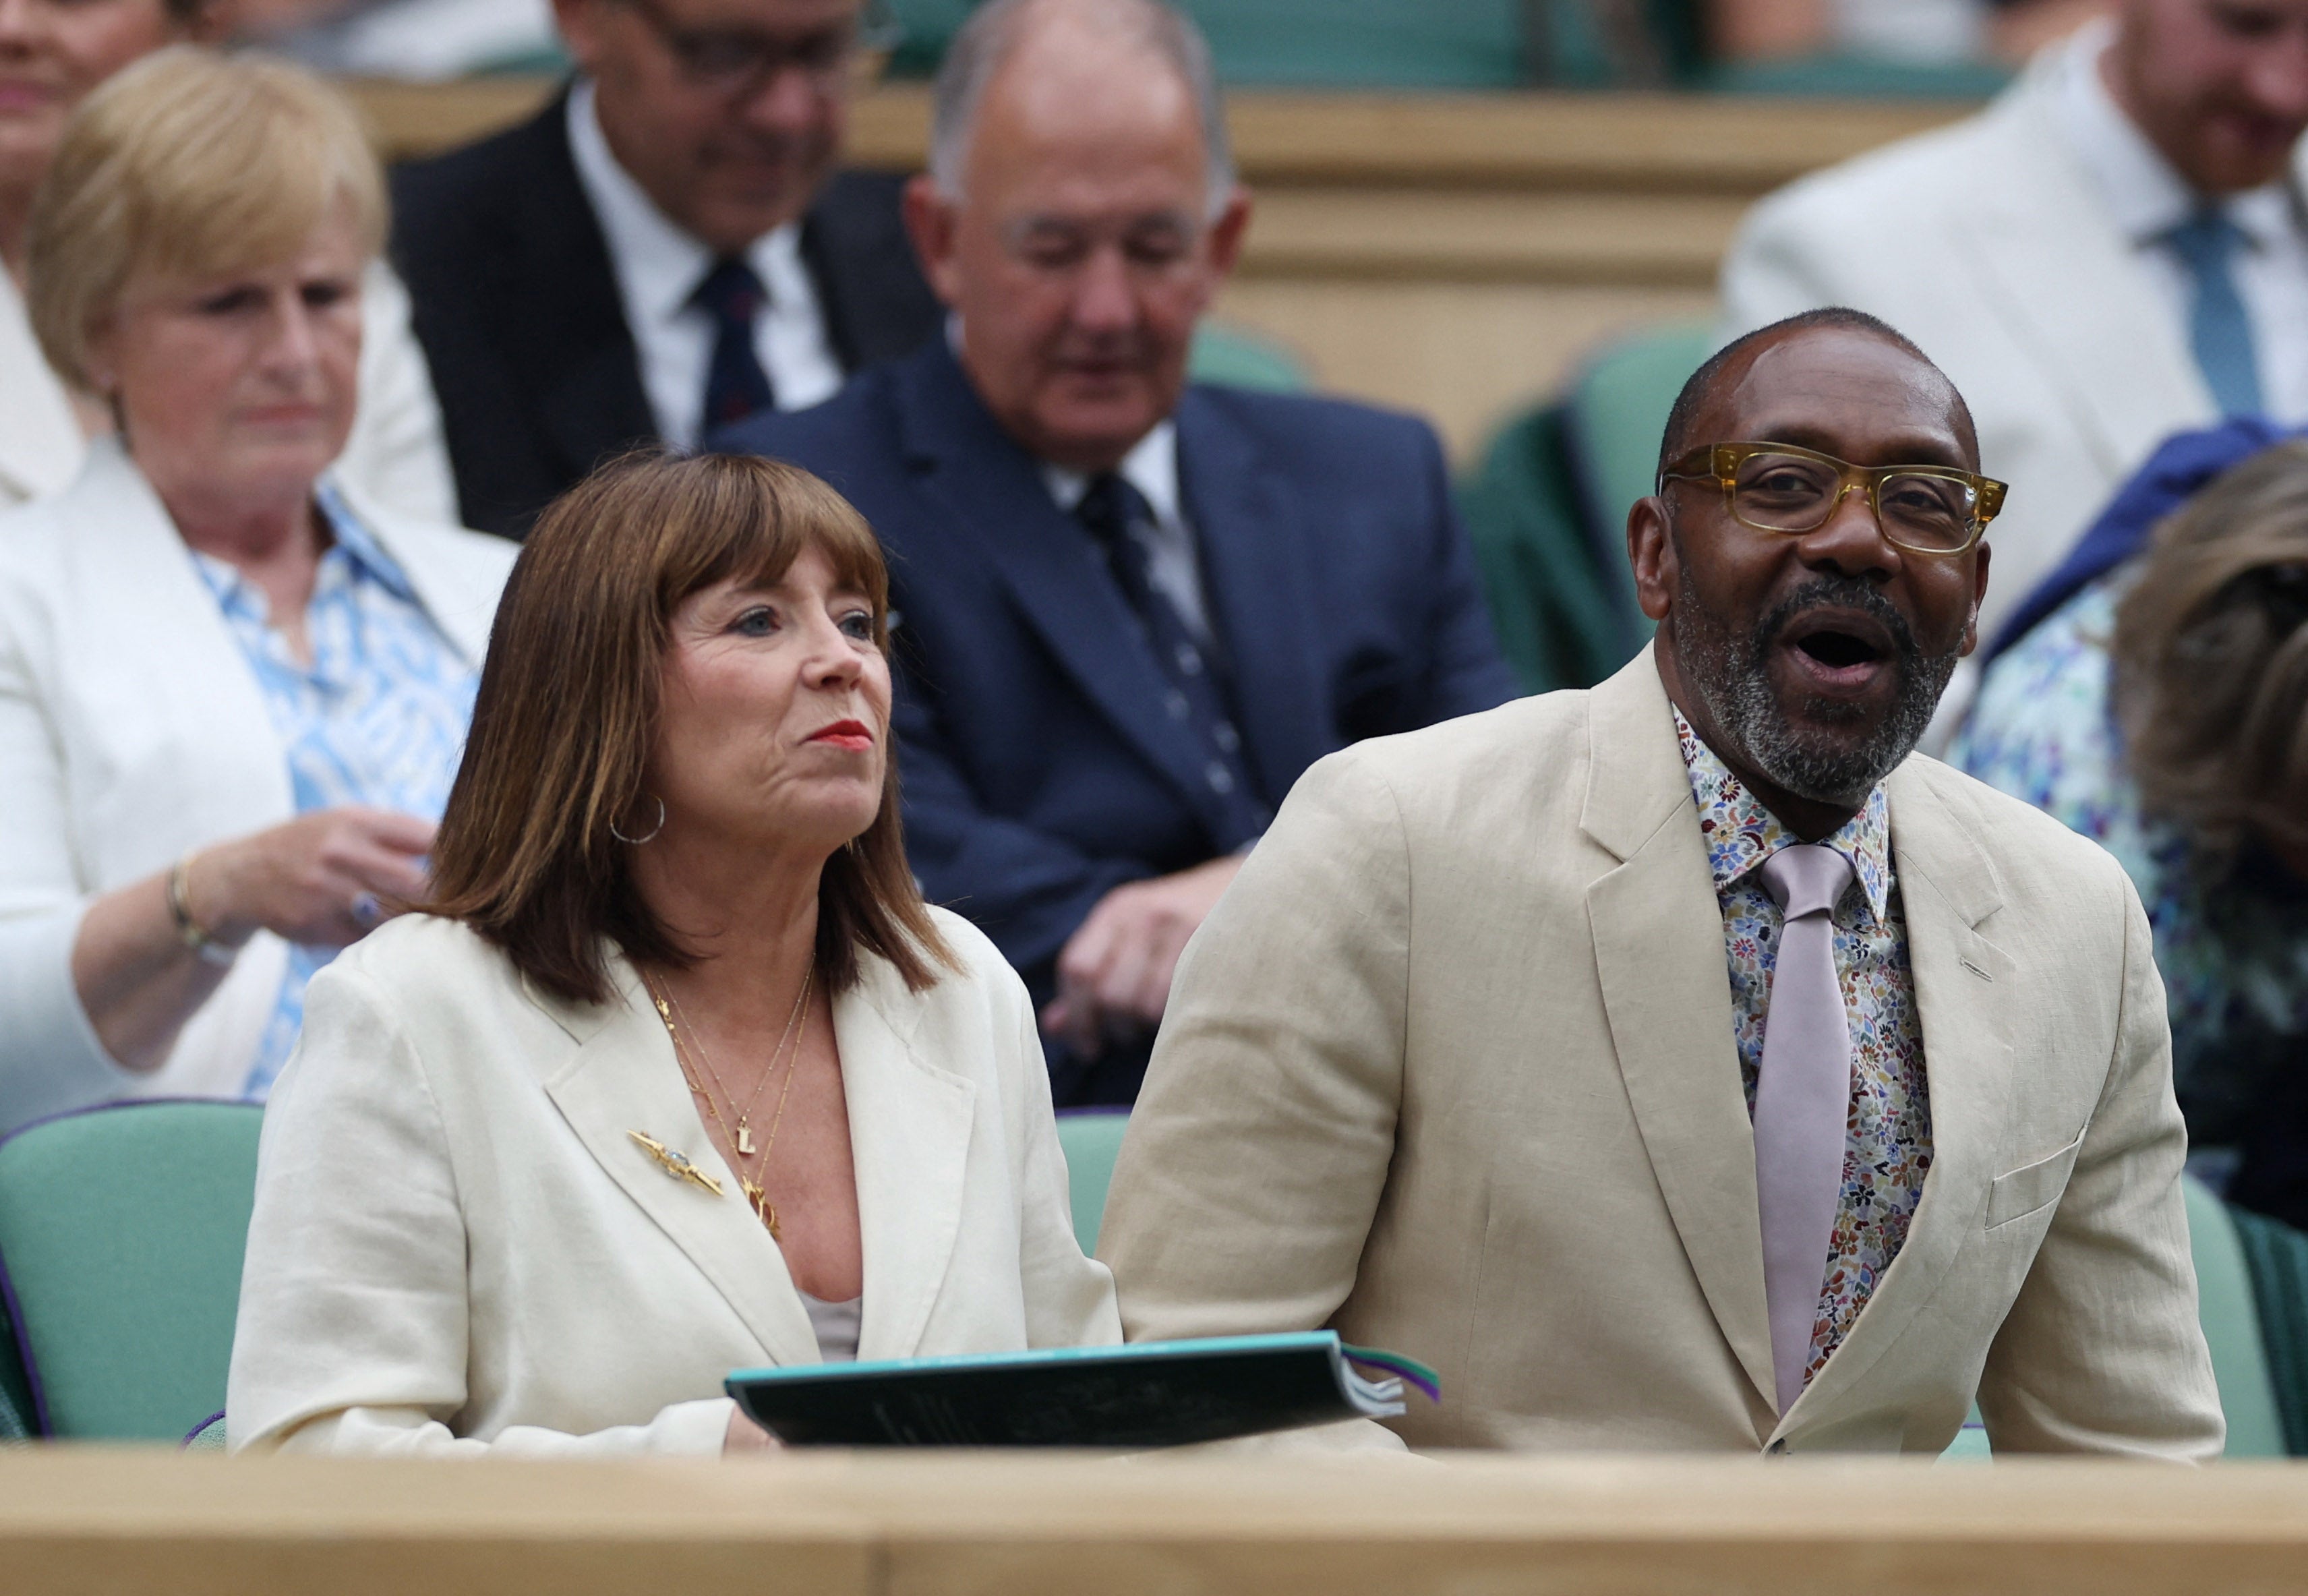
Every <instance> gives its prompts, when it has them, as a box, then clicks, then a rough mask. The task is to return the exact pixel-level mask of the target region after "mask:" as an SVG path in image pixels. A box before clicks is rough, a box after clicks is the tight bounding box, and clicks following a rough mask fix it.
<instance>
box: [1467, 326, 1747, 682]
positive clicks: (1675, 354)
mask: <svg viewBox="0 0 2308 1596" xmlns="http://www.w3.org/2000/svg"><path fill="white" fill-rule="evenodd" d="M1709 341H1710V333H1709V329H1708V328H1706V327H1704V326H1702V325H1700V324H1683V323H1678V324H1673V325H1669V326H1666V327H1660V328H1658V329H1655V330H1653V331H1651V332H1643V333H1638V334H1636V335H1634V336H1632V337H1630V338H1626V339H1623V340H1621V341H1618V342H1615V343H1613V344H1610V345H1607V346H1606V347H1605V348H1604V349H1602V350H1601V351H1600V352H1598V354H1597V355H1596V356H1595V357H1594V358H1592V359H1590V360H1589V362H1588V363H1587V365H1586V366H1585V367H1583V368H1582V369H1581V370H1580V373H1579V375H1577V376H1576V377H1574V378H1573V379H1572V383H1571V384H1570V387H1569V390H1568V392H1567V393H1566V394H1565V395H1564V397H1563V398H1562V399H1561V400H1559V401H1554V402H1553V403H1550V404H1547V405H1545V406H1542V407H1540V408H1539V409H1537V410H1530V411H1527V412H1525V413H1524V414H1523V415H1521V416H1519V417H1517V418H1515V419H1513V420H1511V421H1510V422H1508V423H1507V425H1506V426H1505V427H1503V428H1502V429H1501V430H1500V432H1499V433H1498V435H1497V436H1495V437H1494V438H1493V439H1492V441H1491V444H1490V445H1489V447H1488V448H1487V449H1486V450H1485V451H1484V453H1483V458H1482V461H1481V463H1480V464H1479V465H1477V468H1476V470H1475V471H1474V473H1473V475H1472V476H1471V477H1469V478H1468V479H1467V481H1466V482H1465V483H1464V484H1463V485H1462V487H1461V488H1460V509H1461V510H1462V512H1463V513H1464V514H1465V516H1466V520H1467V531H1468V537H1469V538H1470V539H1472V541H1473V544H1474V550H1475V564H1476V567H1477V570H1478V572H1479V573H1480V574H1481V576H1482V581H1483V591H1484V593H1485V595H1486V597H1487V598H1488V599H1489V600H1490V608H1491V621H1492V625H1493V626H1494V628H1495V629H1496V631H1497V633H1498V637H1499V647H1500V648H1501V650H1502V651H1503V652H1504V653H1505V654H1506V657H1507V662H1508V663H1509V664H1510V665H1511V666H1513V667H1514V669H1515V671H1516V673H1517V675H1519V676H1520V677H1521V678H1522V685H1523V687H1524V690H1525V691H1527V692H1531V693H1545V692H1548V691H1550V690H1552V689H1554V688H1556V687H1587V686H1593V685H1594V684H1595V683H1597V682H1599V681H1601V680H1602V679H1603V678H1604V677H1606V676H1609V675H1610V674H1611V673H1612V672H1613V671H1615V670H1616V669H1618V668H1619V667H1620V666H1622V665H1623V664H1625V663H1626V662H1627V661H1628V660H1630V659H1632V658H1633V657H1634V655H1635V653H1636V651H1638V650H1640V649H1641V647H1642V646H1643V644H1644V643H1645V642H1647V641H1648V640H1649V636H1650V623H1649V621H1647V620H1645V619H1644V618H1643V614H1642V611H1641V610H1640V609H1639V608H1636V606H1635V590H1634V582H1633V579H1632V576H1631V575H1630V574H1629V573H1628V570H1627V562H1626V556H1625V554H1624V552H1623V550H1624V548H1625V542H1624V539H1625V536H1626V521H1627V509H1628V506H1629V505H1632V504H1633V503H1634V502H1635V501H1636V500H1637V499H1639V498H1641V497H1642V496H1644V495H1645V494H1647V493H1649V492H1650V490H1651V483H1652V477H1653V475H1654V472H1655V470H1656V469H1657V466H1658V447H1659V435H1660V434H1661V433H1662V432H1664V431H1665V430H1666V416H1667V412H1668V411H1669V410H1672V409H1674V407H1675V394H1676V393H1678V392H1679V391H1680V390H1681V389H1682V387H1683V384H1684V380H1685V379H1686V378H1688V377H1689V376H1690V375H1691V374H1692V372H1693V371H1695V370H1697V369H1698V368H1699V365H1700V362H1701V361H1702V360H1704V359H1705V358H1707V353H1708V349H1709Z"/></svg>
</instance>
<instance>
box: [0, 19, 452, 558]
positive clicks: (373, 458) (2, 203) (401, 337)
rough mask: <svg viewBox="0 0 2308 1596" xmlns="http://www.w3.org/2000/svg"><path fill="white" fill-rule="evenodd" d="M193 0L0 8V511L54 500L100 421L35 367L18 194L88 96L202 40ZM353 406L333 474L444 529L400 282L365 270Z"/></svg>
mask: <svg viewBox="0 0 2308 1596" xmlns="http://www.w3.org/2000/svg"><path fill="white" fill-rule="evenodd" d="M209 31H210V27H209V24H208V22H207V13H206V11H205V9H204V7H203V5H202V0H0V266H4V267H5V270H4V271H0V504H10V503H16V502H20V501H22V500H24V499H28V498H32V497H35V496H39V495H41V494H46V493H54V492H56V491H57V490H59V489H61V488H62V487H65V484H67V483H69V482H70V481H71V480H72V479H73V476H74V475H75V474H76V473H77V472H78V470H80V465H81V460H82V454H83V452H84V451H85V448H86V438H87V437H88V436H90V435H92V434H97V433H101V432H104V431H107V430H109V428H110V427H111V425H112V418H111V417H110V416H109V415H108V413H107V412H106V410H105V409H104V407H103V406H102V405H101V404H99V403H97V402H95V401H94V399H93V398H92V396H90V395H86V394H82V395H80V396H79V398H78V400H77V401H75V399H74V397H73V394H72V393H71V391H70V390H69V389H68V387H67V386H66V384H65V383H64V382H63V381H61V380H59V378H58V376H57V375H56V373H55V372H53V371H51V370H50V369H49V367H48V366H47V362H46V361H44V360H43V359H42V358H40V354H39V349H38V347H37V346H36V344H35V342H34V341H33V338H32V335H31V330H30V327H29V326H28V325H27V324H26V323H25V321H24V310H23V305H22V299H21V298H19V290H20V289H21V288H22V282H23V276H24V270H25V258H24V255H25V247H26V242H25V241H26V229H27V228H28V226H29V223H30V215H31V210H32V198H33V194H34V193H35V192H36V191H37V190H38V188H39V184H40V180H41V178H42V177H43V176H45V174H46V173H47V169H48V164H49V162H50V161H51V160H54V159H55V156H56V142H57V140H58V139H60V138H61V137H62V136H63V134H64V127H65V118H66V117H67V116H69V115H70V114H71V112H72V109H73V107H74V106H76V105H78V104H79V103H80V101H81V99H82V97H83V96H84V95H86V94H87V93H88V92H89V91H90V90H91V89H93V88H95V87H96V85H97V84H99V83H100V82H103V81H104V80H105V79H106V78H108V77H109V76H111V75H112V73H116V72H117V71H118V70H119V69H120V68H122V67H123V66H125V65H128V63H130V62H132V61H133V60H135V59H137V58H138V57H139V56H143V55H145V54H146V53H148V52H150V51H151V50H155V49H158V48H159V47H161V46H162V45H165V44H168V43H171V42H176V41H182V40H185V39H194V38H199V37H202V36H203V35H204V34H206V33H207V32H209ZM362 305H363V314H364V316H365V318H366V331H365V333H364V336H363V340H362V360H361V368H360V408H359V411H358V414H357V418H356V420H355V423H354V427H353V431H352V433H351V435H350V436H349V439H348V440H347V443H346V449H345V456H344V458H343V460H342V461H341V462H340V463H339V468H338V469H339V471H340V475H342V476H343V477H344V478H345V479H346V480H348V481H349V482H351V483H353V484H355V485H356V486H357V487H360V488H361V489H362V490H363V491H365V492H366V493H367V494H369V495H370V496H372V497H373V498H374V499H375V501H376V502H377V503H378V504H380V505H384V506H386V507H388V508H391V509H394V510H399V511H401V512H403V513H408V514H410V515H415V516H418V517H422V518H426V519H431V520H436V521H446V520H449V519H451V518H452V516H453V514H454V513H455V512H454V507H453V505H452V499H451V496H450V486H449V469H448V460H447V456H446V455H445V454H444V452H443V450H442V446H441V419H440V415H439V413H438V412H437V411H436V410H435V409H434V405H433V393H432V388H431V386H430V384H429V383H428V382H427V380H426V373H425V362H424V358H423V357H422V356H421V355H420V354H419V353H418V349H417V346H416V343H415V341H413V340H412V339H411V338H410V336H409V322H408V301H407V299H406V298H405V296H404V295H403V294H402V292H401V289H400V283H399V282H398V281H397V280H395V279H394V278H393V276H392V272H389V271H388V270H386V269H385V268H384V267H383V265H382V264H381V263H379V264H376V265H374V266H373V267H372V268H371V269H370V272H369V273H368V279H367V281H366V283H365V284H364V292H363V297H362Z"/></svg>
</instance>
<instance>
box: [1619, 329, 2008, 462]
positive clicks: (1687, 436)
mask: <svg viewBox="0 0 2308 1596" xmlns="http://www.w3.org/2000/svg"><path fill="white" fill-rule="evenodd" d="M1808 332H1857V333H1862V334H1864V335H1867V336H1869V337H1873V338H1880V339H1882V341H1884V342H1886V343H1888V344H1890V345H1891V346H1892V347H1893V348H1894V349H1899V350H1900V351H1901V352H1902V353H1904V354H1907V355H1909V356H1912V357H1913V358H1915V359H1916V361H1917V362H1919V363H1920V364H1922V365H1924V366H1925V367H1929V368H1930V370H1931V373H1932V375H1933V376H1935V377H1937V378H1938V379H1939V381H1940V384H1942V386H1943V387H1945V388H1946V390H1947V396H1948V402H1949V411H1950V415H1951V418H1952V420H1953V422H1954V425H1955V430H1956V436H1958V437H1959V438H1961V439H1962V440H1963V444H1964V449H1965V453H1966V454H1967V456H1968V460H1967V463H1968V464H1969V465H1970V467H1971V468H1972V469H1973V470H1978V469H1979V429H1978V428H1977V427H1975V426H1974V425H1973V424H1972V419H1971V407H1970V406H1969V405H1968V404H1966V403H1965V402H1964V401H1963V395H1962V394H1961V393H1958V392H1957V391H1956V385H1955V384H1953V383H1951V382H1949V381H1948V378H1947V374H1946V373H1945V372H1943V371H1942V370H1940V368H1939V367H1937V366H1935V365H1933V362H1932V358H1931V357H1930V356H1928V355H1926V354H1925V353H1924V351H1923V350H1922V349H1918V348H1917V347H1916V343H1915V341H1914V340H1912V339H1910V338H1909V337H1908V335H1907V334H1906V333H1904V332H1900V331H1899V329H1898V328H1896V327H1894V326H1892V325H1891V324H1890V323H1889V322H1885V321H1882V320H1880V319H1878V318H1877V317H1874V316H1872V315H1868V314H1867V313H1866V312H1865V311H1864V310H1853V309H1851V308H1849V307H1848V306H1840V305H1835V306H1828V307H1827V308H1826V309H1824V310H1806V311H1804V312H1803V313H1802V314H1801V315H1791V316H1788V317H1787V319H1786V320H1784V321H1778V322H1773V323H1772V324H1770V326H1768V327H1758V328H1757V329H1755V331H1754V332H1750V333H1747V334H1745V335H1744V337H1740V338H1735V339H1733V340H1732V341H1730V342H1729V343H1727V344H1725V345H1724V346H1723V347H1722V348H1721V349H1718V350H1716V351H1715V353H1714V354H1712V355H1710V356H1709V357H1708V358H1707V361H1706V363H1705V364H1704V365H1702V366H1701V367H1700V368H1699V369H1698V370H1697V371H1694V372H1692V374H1691V379H1690V380H1689V381H1688V382H1686V383H1684V385H1683V391H1682V392H1681V393H1678V394H1676V395H1675V408H1674V409H1673V410H1669V411H1668V412H1667V418H1666V432H1665V433H1664V434H1662V435H1661V436H1660V438H1659V458H1658V469H1659V470H1662V471H1664V470H1666V469H1667V467H1669V466H1671V465H1673V464H1674V463H1675V462H1676V461H1678V460H1681V459H1682V458H1683V457H1684V455H1686V454H1688V453H1691V452H1692V450H1693V449H1696V448H1698V447H1700V446H1701V444H1724V443H1741V442H1746V441H1748V440H1745V439H1735V438H1718V437H1702V436H1699V435H1700V431H1701V422H1702V421H1703V420H1705V418H1707V416H1708V415H1709V413H1710V412H1714V411H1717V410H1718V408H1719V407H1718V402H1717V401H1718V400H1719V399H1720V398H1721V396H1722V395H1723V394H1724V393H1727V392H1728V391H1729V390H1730V388H1731V387H1732V386H1733V385H1734V384H1736V383H1737V382H1738V380H1739V379H1740V378H1741V377H1743V376H1744V375H1747V368H1748V367H1751V366H1753V364H1754V363H1755V358H1756V357H1757V356H1759V355H1761V353H1762V352H1763V351H1764V350H1765V349H1771V348H1775V347H1776V346H1778V345H1779V344H1782V343H1785V342H1787V341H1788V340H1789V339H1791V338H1798V337H1801V336H1803V335H1804V334H1805V333H1808Z"/></svg>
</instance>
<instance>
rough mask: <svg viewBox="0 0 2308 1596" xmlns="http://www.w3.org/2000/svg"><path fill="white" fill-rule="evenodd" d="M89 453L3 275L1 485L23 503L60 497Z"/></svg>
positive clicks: (0, 292)
mask: <svg viewBox="0 0 2308 1596" xmlns="http://www.w3.org/2000/svg"><path fill="white" fill-rule="evenodd" d="M86 453H87V444H86V443H85V441H84V440H83V439H82V437H81V432H80V422H79V419H78V418H76V417H75V416H74V415H73V408H72V399H71V396H70V395H68V394H67V393H65V385H64V384H63V383H62V382H60V381H58V380H57V377H56V373H55V372H53V371H51V370H50V369H49V368H48V361H47V356H45V355H43V354H41V353H40V346H39V343H38V342H37V341H35V340H34V339H33V337H32V327H31V324H30V322H29V321H27V320H26V319H25V315H24V305H23V301H22V299H20V298H17V296H16V285H15V283H14V281H13V280H12V279H10V277H9V276H8V274H7V273H6V272H0V487H4V489H5V491H6V494H7V495H8V496H13V497H16V498H20V499H30V498H42V497H45V496H47V495H49V494H52V493H61V492H63V491H64V490H65V488H66V487H70V486H71V485H72V481H73V477H74V475H75V474H77V473H78V471H79V470H80V469H81V463H82V459H83V458H84V456H85V455H86Z"/></svg>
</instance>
